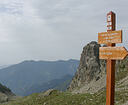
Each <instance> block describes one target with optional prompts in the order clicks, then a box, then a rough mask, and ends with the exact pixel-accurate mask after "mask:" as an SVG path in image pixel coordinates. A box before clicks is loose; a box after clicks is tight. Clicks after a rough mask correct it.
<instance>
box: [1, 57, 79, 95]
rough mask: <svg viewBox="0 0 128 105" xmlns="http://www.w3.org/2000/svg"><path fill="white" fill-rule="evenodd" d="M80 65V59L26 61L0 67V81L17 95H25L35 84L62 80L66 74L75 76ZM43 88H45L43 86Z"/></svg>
mask: <svg viewBox="0 0 128 105" xmlns="http://www.w3.org/2000/svg"><path fill="white" fill-rule="evenodd" d="M78 65H79V61H78V60H73V59H71V60H67V61H63V60H59V61H24V62H21V63H19V64H15V65H12V66H9V67H7V68H3V69H0V82H1V83H2V84H4V85H6V86H7V87H9V88H10V89H11V90H12V91H13V92H14V93H15V94H16V95H22V96H24V95H26V90H27V93H32V92H31V90H29V89H30V88H31V87H33V86H36V85H39V86H40V85H44V84H47V83H48V82H50V81H52V80H60V79H62V78H63V77H64V76H66V75H71V76H73V75H74V73H75V72H76V70H77V67H78ZM56 82H57V81H56ZM50 83H51V82H50ZM53 84H54V83H53ZM44 87H45V86H44ZM55 87H56V86H55ZM41 88H42V89H41V90H44V89H43V87H41ZM29 91H30V92H29ZM33 91H35V90H33ZM27 95H28V94H27Z"/></svg>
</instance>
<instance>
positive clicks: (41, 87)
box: [23, 75, 73, 96]
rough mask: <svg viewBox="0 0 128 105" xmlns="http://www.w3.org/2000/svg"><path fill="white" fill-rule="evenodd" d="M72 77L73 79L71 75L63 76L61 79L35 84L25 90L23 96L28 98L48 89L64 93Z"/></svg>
mask: <svg viewBox="0 0 128 105" xmlns="http://www.w3.org/2000/svg"><path fill="white" fill-rule="evenodd" d="M72 77H73V76H72V75H65V76H63V77H62V78H61V79H54V80H51V81H48V82H46V83H40V84H39V83H37V84H35V85H33V86H31V87H29V88H28V89H26V91H25V92H24V94H23V95H24V96H28V95H30V94H32V93H40V92H42V91H46V90H49V89H57V90H60V91H65V90H66V89H67V88H68V86H69V84H70V82H71V80H72Z"/></svg>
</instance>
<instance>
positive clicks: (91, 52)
mask: <svg viewBox="0 0 128 105" xmlns="http://www.w3.org/2000/svg"><path fill="white" fill-rule="evenodd" d="M100 46H101V45H99V44H98V43H97V42H94V41H93V42H90V43H89V44H87V45H86V46H85V47H84V48H83V52H82V54H81V58H80V64H79V67H78V70H77V72H76V74H75V76H74V77H73V79H72V82H71V83H70V85H69V88H68V90H69V91H72V92H74V93H84V92H89V93H90V92H92V93H95V92H97V91H99V90H100V89H103V88H105V86H106V60H99V47H100ZM104 47H105V46H104ZM127 71H128V57H127V58H126V59H125V60H123V61H116V81H120V80H121V79H123V78H124V77H126V76H127V75H128V72H127Z"/></svg>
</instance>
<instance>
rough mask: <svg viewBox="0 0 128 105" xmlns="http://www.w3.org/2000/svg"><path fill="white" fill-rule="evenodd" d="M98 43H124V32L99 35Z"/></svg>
mask: <svg viewBox="0 0 128 105" xmlns="http://www.w3.org/2000/svg"><path fill="white" fill-rule="evenodd" d="M98 43H99V44H108V43H122V30H120V31H108V32H102V33H98Z"/></svg>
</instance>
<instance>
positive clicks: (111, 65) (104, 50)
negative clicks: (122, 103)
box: [98, 11, 128, 105]
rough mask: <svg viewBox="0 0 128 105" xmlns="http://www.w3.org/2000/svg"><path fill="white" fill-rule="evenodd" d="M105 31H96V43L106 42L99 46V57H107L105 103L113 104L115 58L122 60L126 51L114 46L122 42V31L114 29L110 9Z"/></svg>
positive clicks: (114, 17) (127, 53) (126, 53)
mask: <svg viewBox="0 0 128 105" xmlns="http://www.w3.org/2000/svg"><path fill="white" fill-rule="evenodd" d="M107 28H108V29H107V32H102V33H98V43H99V44H106V45H107V47H100V49H99V58H100V59H107V73H106V74H107V81H106V82H107V83H106V105H114V94H115V60H118V59H120V60H122V59H124V58H125V57H126V56H127V55H128V52H127V50H126V49H125V48H124V47H115V46H116V43H122V31H115V29H116V15H115V13H113V12H112V11H111V12H109V13H108V14H107Z"/></svg>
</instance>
